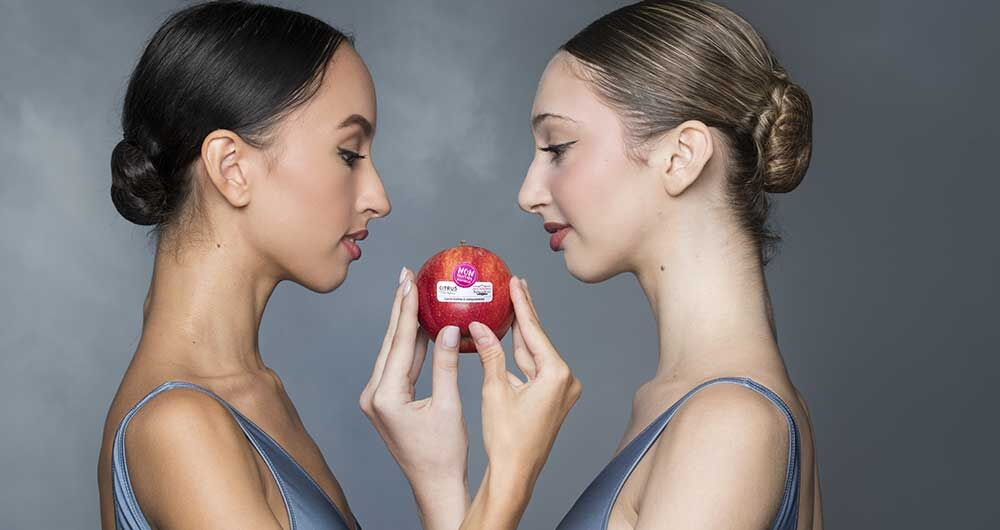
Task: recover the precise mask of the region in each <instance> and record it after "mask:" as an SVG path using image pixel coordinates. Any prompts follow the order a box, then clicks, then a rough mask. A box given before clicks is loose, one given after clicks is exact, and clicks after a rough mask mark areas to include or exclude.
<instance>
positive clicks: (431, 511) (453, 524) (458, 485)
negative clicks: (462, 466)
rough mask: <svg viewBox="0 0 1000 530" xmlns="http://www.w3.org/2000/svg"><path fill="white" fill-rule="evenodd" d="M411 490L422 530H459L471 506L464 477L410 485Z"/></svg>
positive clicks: (467, 485)
mask: <svg viewBox="0 0 1000 530" xmlns="http://www.w3.org/2000/svg"><path fill="white" fill-rule="evenodd" d="M411 489H412V490H413V498H414V500H415V501H416V503H417V514H418V515H419V516H420V521H421V523H422V526H423V528H424V530H455V529H457V528H459V526H460V525H461V523H462V520H463V519H464V518H465V515H466V513H467V512H468V510H469V505H470V504H471V502H470V500H469V484H468V481H467V480H466V479H465V477H462V478H455V479H449V480H439V481H435V482H431V483H426V484H425V485H415V484H413V483H411Z"/></svg>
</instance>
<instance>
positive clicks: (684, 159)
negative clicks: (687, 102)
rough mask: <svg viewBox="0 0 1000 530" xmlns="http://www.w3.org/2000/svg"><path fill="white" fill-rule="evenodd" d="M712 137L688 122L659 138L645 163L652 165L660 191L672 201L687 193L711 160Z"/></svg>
mask: <svg viewBox="0 0 1000 530" xmlns="http://www.w3.org/2000/svg"><path fill="white" fill-rule="evenodd" d="M712 140H713V138H712V133H711V132H710V131H709V129H708V126H707V125H705V124H704V123H702V122H700V121H698V120H688V121H686V122H684V123H681V124H680V125H678V126H677V127H674V128H673V129H672V130H671V131H670V132H668V133H667V134H666V135H664V136H663V138H662V139H661V140H660V142H659V144H658V145H657V146H656V148H655V149H654V151H653V152H652V153H650V157H649V161H650V162H651V163H653V164H656V165H657V166H658V167H656V169H657V171H658V173H659V174H660V176H661V177H662V179H663V188H664V189H665V190H666V191H667V193H669V194H670V196H672V197H676V196H678V195H680V194H681V193H683V192H684V190H686V189H688V188H689V187H690V186H691V185H692V184H694V182H695V180H697V179H698V177H699V176H700V175H701V172H702V170H703V169H704V168H705V166H706V165H707V164H708V161H709V160H711V158H712V152H713V149H714V145H713V141H712Z"/></svg>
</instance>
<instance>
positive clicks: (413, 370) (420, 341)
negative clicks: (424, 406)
mask: <svg viewBox="0 0 1000 530" xmlns="http://www.w3.org/2000/svg"><path fill="white" fill-rule="evenodd" d="M430 340H431V336H430V335H428V334H427V331H426V330H425V329H424V328H417V344H416V345H415V346H414V348H416V349H415V350H414V352H413V366H411V367H410V386H416V384H417V380H418V379H420V371H421V370H423V368H424V359H426V358H427V343H428V342H430Z"/></svg>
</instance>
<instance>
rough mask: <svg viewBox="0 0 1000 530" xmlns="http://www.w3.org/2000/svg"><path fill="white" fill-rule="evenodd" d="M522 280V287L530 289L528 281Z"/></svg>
mask: <svg viewBox="0 0 1000 530" xmlns="http://www.w3.org/2000/svg"><path fill="white" fill-rule="evenodd" d="M520 280H521V287H524V288H525V289H527V288H528V280H525V279H524V278H520Z"/></svg>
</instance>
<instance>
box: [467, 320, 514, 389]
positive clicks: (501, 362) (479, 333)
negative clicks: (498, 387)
mask: <svg viewBox="0 0 1000 530" xmlns="http://www.w3.org/2000/svg"><path fill="white" fill-rule="evenodd" d="M469 333H471V334H472V339H473V340H474V341H475V343H476V350H477V351H478V352H479V360H480V361H481V362H482V363H483V385H484V386H485V385H487V384H494V383H497V382H504V383H506V381H507V363H506V355H505V354H504V352H503V347H502V346H501V345H500V340H499V339H497V336H496V334H494V333H493V330H491V329H490V328H489V326H487V325H485V324H482V323H480V322H472V323H471V324H469Z"/></svg>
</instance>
